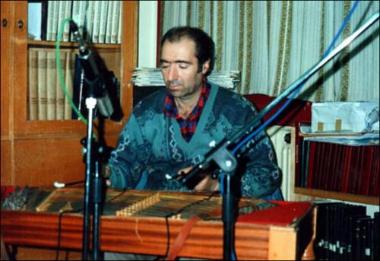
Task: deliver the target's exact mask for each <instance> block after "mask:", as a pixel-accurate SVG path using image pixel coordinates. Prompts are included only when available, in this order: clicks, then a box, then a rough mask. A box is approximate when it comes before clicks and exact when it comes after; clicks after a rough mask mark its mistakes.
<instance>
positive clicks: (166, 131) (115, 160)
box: [109, 85, 281, 197]
mask: <svg viewBox="0 0 380 261" xmlns="http://www.w3.org/2000/svg"><path fill="white" fill-rule="evenodd" d="M165 96H166V90H165V88H163V89H160V90H159V91H157V92H155V93H153V94H151V95H150V96H148V97H146V98H145V99H144V100H142V101H141V102H140V103H138V104H137V105H136V107H135V108H134V111H133V113H132V114H131V116H130V118H129V120H128V123H127V124H126V125H125V127H124V129H123V130H122V132H121V134H120V138H119V142H118V146H117V148H116V149H115V150H114V151H113V152H112V153H111V158H110V161H109V165H110V168H111V176H110V180H111V186H113V187H115V188H121V189H125V188H127V189H149V190H177V191H188V190H189V189H188V188H187V187H186V186H185V185H183V184H181V183H180V182H178V181H177V180H168V179H166V178H165V175H166V174H169V175H173V174H175V173H177V171H178V170H179V169H182V168H184V167H188V166H191V165H195V164H197V163H199V162H200V161H201V160H202V159H203V158H204V155H205V154H206V153H207V152H208V151H209V144H210V142H211V141H213V140H214V141H216V143H218V142H220V141H222V140H223V139H224V138H227V139H228V138H229V137H231V136H232V135H233V134H235V133H237V132H238V131H239V130H241V129H242V128H244V127H246V126H247V123H248V122H250V121H251V120H252V119H253V117H254V115H255V114H256V110H255V109H254V107H253V106H252V104H251V103H250V102H249V101H247V100H246V99H245V98H243V97H242V96H241V95H238V94H236V93H234V92H232V91H229V90H227V89H224V88H219V87H218V86H216V85H211V90H210V95H209V97H208V99H207V102H206V104H205V107H204V109H203V111H202V114H201V117H200V119H199V122H198V125H197V128H196V131H195V133H194V135H193V137H192V138H191V140H190V141H189V142H186V140H185V139H184V138H183V137H182V135H181V132H180V128H179V125H178V123H177V121H176V120H175V119H174V118H170V117H166V116H165V115H164V114H163V106H164V99H165ZM256 140H257V142H256V144H255V146H253V147H252V148H250V149H247V151H246V153H244V154H243V155H244V156H242V157H241V158H239V164H238V169H237V174H238V175H239V177H240V179H239V180H240V182H241V194H242V195H243V196H253V197H265V196H267V195H271V194H272V193H273V192H274V191H275V190H276V189H278V188H279V186H280V183H281V174H280V173H281V172H280V170H279V168H278V167H277V165H276V159H275V153H274V150H273V148H272V145H271V143H270V140H269V138H268V137H267V136H266V134H265V133H264V132H263V133H261V134H260V135H258V136H257V137H256Z"/></svg>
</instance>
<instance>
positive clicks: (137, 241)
mask: <svg viewBox="0 0 380 261" xmlns="http://www.w3.org/2000/svg"><path fill="white" fill-rule="evenodd" d="M82 198H83V189H82V188H65V189H57V190H54V191H52V192H51V193H49V194H48V196H47V197H45V198H44V199H43V200H41V201H40V202H37V203H36V204H35V206H33V207H30V206H29V208H28V209H23V210H17V211H15V210H2V211H1V233H2V237H3V240H4V242H5V244H9V245H16V246H17V245H19V246H34V247H48V248H56V247H57V246H58V245H59V246H60V248H62V249H77V250H81V249H82V229H83V227H82V226H83V219H82V214H81V211H82ZM221 204H222V198H221V196H220V195H213V194H201V193H197V194H194V193H184V192H183V193H181V192H166V191H165V192H164V191H159V192H158V191H135V190H128V191H116V190H108V191H107V193H106V196H105V204H104V211H103V213H104V214H103V215H102V217H101V229H100V235H101V238H100V246H101V250H102V251H115V252H129V253H142V254H152V255H160V256H165V255H166V254H167V251H168V249H169V248H170V246H171V245H172V243H173V241H174V240H175V238H176V236H177V235H178V233H179V231H180V230H181V228H182V226H184V224H186V222H187V221H188V219H189V218H191V217H192V216H194V215H197V216H199V217H200V218H201V220H200V221H198V222H197V223H195V225H194V226H193V228H192V230H191V232H190V235H189V237H188V239H187V240H186V242H185V244H184V246H183V248H182V250H181V251H180V253H179V255H180V256H183V257H193V258H207V259H222V257H223V223H222V221H221V218H220V217H221ZM311 210H312V204H311V203H306V202H289V203H287V204H285V203H280V202H268V201H264V200H259V199H254V198H242V199H240V201H239V217H238V221H237V223H236V225H235V249H236V253H237V257H238V259H245V260H247V259H249V260H252V259H260V260H264V259H269V260H273V259H281V260H284V259H291V260H294V259H299V258H300V257H301V256H302V254H303V252H304V250H305V248H306V246H307V245H308V243H309V242H310V240H311V237H312V211H311ZM293 212H294V213H293ZM284 213H285V214H284ZM285 216H288V217H285ZM59 235H60V238H58V236H59Z"/></svg>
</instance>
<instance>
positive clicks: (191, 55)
mask: <svg viewBox="0 0 380 261" xmlns="http://www.w3.org/2000/svg"><path fill="white" fill-rule="evenodd" d="M160 63H161V72H162V75H163V77H164V80H165V83H166V88H167V89H168V91H169V92H170V93H171V94H172V95H173V97H174V98H179V99H191V98H192V97H194V96H197V94H198V93H199V92H200V87H201V83H202V78H203V75H204V74H205V73H206V72H207V70H208V66H209V65H208V64H209V62H206V63H205V64H203V66H202V70H200V71H199V70H198V59H197V57H196V56H195V43H194V41H192V40H190V39H188V38H182V39H181V40H179V41H176V42H169V41H166V42H165V43H164V44H163V46H162V50H161V59H160Z"/></svg>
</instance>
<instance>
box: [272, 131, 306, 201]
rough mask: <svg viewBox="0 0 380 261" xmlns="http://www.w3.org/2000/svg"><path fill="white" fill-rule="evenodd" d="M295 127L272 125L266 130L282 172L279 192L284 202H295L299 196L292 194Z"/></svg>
mask: <svg viewBox="0 0 380 261" xmlns="http://www.w3.org/2000/svg"><path fill="white" fill-rule="evenodd" d="M295 133H296V131H295V127H291V126H278V125H274V126H272V127H270V128H268V129H267V134H268V135H269V137H270V139H271V141H272V143H273V146H274V150H275V151H276V157H277V164H278V166H279V167H280V169H281V171H282V184H281V190H282V194H283V196H284V200H288V201H296V200H299V196H297V195H295V194H294V179H295V149H296V146H295Z"/></svg>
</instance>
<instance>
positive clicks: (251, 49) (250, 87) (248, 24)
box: [161, 1, 379, 101]
mask: <svg viewBox="0 0 380 261" xmlns="http://www.w3.org/2000/svg"><path fill="white" fill-rule="evenodd" d="M161 4H162V32H166V31H167V30H168V29H169V28H171V27H173V26H178V25H191V26H197V27H200V28H202V29H204V30H205V31H206V32H208V33H209V34H210V35H211V36H212V38H213V39H214V41H215V44H216V55H217V59H216V66H215V69H216V70H217V71H230V70H239V71H241V84H240V86H239V87H238V88H237V90H236V91H237V92H239V93H241V94H247V93H262V94H268V95H272V96H276V95H278V94H280V93H281V92H282V91H283V90H284V89H286V88H287V87H288V86H289V85H290V84H291V83H292V82H293V81H295V80H296V79H298V78H299V77H300V76H301V75H302V74H303V73H304V72H305V71H307V70H308V69H310V68H311V67H312V66H313V65H315V64H316V63H317V62H318V61H319V60H320V59H321V57H322V55H323V53H324V51H325V50H326V49H327V47H328V45H329V44H330V43H331V41H332V39H333V38H334V35H335V34H336V33H337V31H338V29H339V28H340V26H341V24H342V22H343V20H344V17H345V16H346V15H347V14H348V13H349V10H350V9H351V7H352V6H353V4H354V1H162V2H161ZM378 10H379V2H378V1H371V2H369V1H361V2H359V4H358V6H357V8H356V9H355V11H354V13H353V15H352V17H351V19H350V20H349V23H348V25H347V26H346V27H345V29H344V30H343V32H342V34H340V36H339V38H338V39H337V42H336V44H335V46H337V45H338V44H339V43H340V42H341V41H342V40H343V39H344V38H346V37H347V36H349V35H350V34H351V33H352V32H353V31H354V30H355V29H357V28H358V27H359V26H360V25H361V24H362V23H363V22H364V21H365V20H366V19H368V18H369V17H370V16H371V15H372V14H374V13H375V12H376V11H378ZM378 72H379V22H377V24H376V25H375V26H372V27H371V28H370V30H368V32H366V33H365V34H363V35H361V36H360V38H358V39H357V40H356V41H355V42H354V43H353V44H351V45H350V47H349V48H347V49H346V50H344V51H343V52H342V53H341V54H340V55H339V57H337V58H335V59H334V62H330V63H329V64H327V65H326V66H324V67H323V68H322V70H320V71H319V72H318V73H317V74H316V75H314V76H313V77H312V78H311V79H310V80H309V81H308V82H307V83H306V84H305V86H304V87H303V89H302V93H301V96H300V98H302V99H307V100H311V101H363V100H372V101H378V100H379V73H378Z"/></svg>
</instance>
